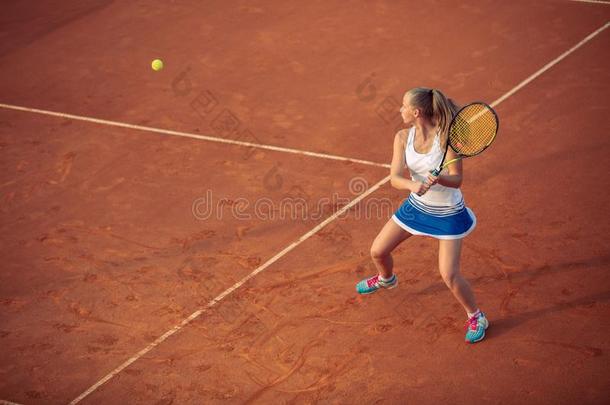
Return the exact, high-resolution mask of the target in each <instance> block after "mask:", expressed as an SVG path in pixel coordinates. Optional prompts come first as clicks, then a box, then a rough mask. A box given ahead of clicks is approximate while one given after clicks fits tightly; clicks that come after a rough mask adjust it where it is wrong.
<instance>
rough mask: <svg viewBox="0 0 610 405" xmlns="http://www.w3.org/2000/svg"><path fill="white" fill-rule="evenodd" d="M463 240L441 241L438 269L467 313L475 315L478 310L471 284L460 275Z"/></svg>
mask: <svg viewBox="0 0 610 405" xmlns="http://www.w3.org/2000/svg"><path fill="white" fill-rule="evenodd" d="M461 251H462V239H452V240H440V241H439V245H438V268H439V270H440V272H441V277H442V278H443V281H444V282H445V284H447V287H449V289H450V290H451V292H452V293H453V295H454V296H455V298H457V300H458V301H459V302H460V304H462V306H463V307H464V309H465V310H466V312H468V313H470V314H473V313H474V312H475V311H476V310H477V309H478V308H477V303H476V301H475V298H474V294H473V292H472V289H471V288H470V284H468V281H466V279H465V278H464V277H462V275H461V274H460V253H461Z"/></svg>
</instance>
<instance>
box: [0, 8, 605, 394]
mask: <svg viewBox="0 0 610 405" xmlns="http://www.w3.org/2000/svg"><path fill="white" fill-rule="evenodd" d="M32 3H33V4H35V5H34V6H27V7H26V5H25V3H23V2H14V4H8V5H3V11H2V15H1V16H0V103H5V104H11V105H19V106H25V107H30V108H40V109H46V110H51V111H58V112H64V113H70V114H78V115H83V116H88V117H96V118H101V119H108V120H115V121H120V122H127V123H131V124H139V125H146V126H151V127H158V128H166V129H171V130H177V131H186V132H191V133H200V134H202V135H212V136H217V137H223V138H230V139H238V138H239V139H241V140H246V141H250V142H255V143H263V144H270V145H278V146H284V147H290V148H296V149H304V150H311V151H316V152H323V153H328V154H334V155H341V156H348V157H352V158H358V159H366V160H370V161H374V162H379V163H383V164H388V163H389V162H390V158H391V152H392V140H393V136H394V133H395V129H396V128H397V125H398V124H399V121H397V120H398V107H399V106H398V104H397V103H399V100H400V99H401V97H402V94H403V93H404V91H405V90H407V89H408V88H410V87H414V86H417V85H422V86H430V87H435V88H439V89H442V90H443V91H444V92H445V93H446V94H448V95H450V96H451V97H453V98H455V99H456V100H457V101H458V102H461V103H465V102H469V101H474V100H484V101H487V102H492V101H493V100H495V99H497V98H499V97H500V96H501V95H503V94H505V93H506V92H507V91H509V90H510V89H512V88H513V87H514V86H515V85H517V84H518V83H519V82H521V81H522V80H524V79H525V78H527V77H528V76H530V75H531V74H533V73H534V72H536V71H537V70H538V69H540V68H541V67H542V66H544V65H545V64H546V63H548V62H549V61H551V60H553V59H555V58H556V57H557V56H559V55H560V54H561V53H563V52H564V51H566V50H567V49H569V48H570V47H572V46H573V45H575V44H577V43H578V42H579V41H580V40H582V39H583V38H585V37H586V36H587V35H589V34H590V33H591V32H593V31H595V30H596V29H597V28H599V27H601V26H603V25H604V24H605V23H606V22H607V21H608V20H609V19H610V6H606V5H599V4H587V3H578V2H570V1H560V0H557V1H551V0H545V1H536V2H531V1H511V2H503V1H478V2H476V5H475V3H473V2H467V1H464V2H461V3H458V2H455V1H449V0H443V1H435V2H426V3H423V2H415V1H408V2H400V5H399V2H391V1H370V2H359V3H354V4H349V5H348V4H347V3H346V2H343V1H323V2H322V1H321V2H307V3H306V5H304V4H299V5H297V4H296V3H293V2H281V1H274V2H251V1H235V2H224V1H210V2H200V1H194V0H193V1H176V2H171V4H170V3H168V2H166V1H155V2H153V1H129V2H126V1H120V2H119V1H116V2H111V1H90V0H89V1H77V0H69V1H62V2H58V1H50V0H45V1H38V2H32ZM288 3H292V5H289V4H288ZM609 46H610V30H606V31H604V32H602V33H601V34H599V35H598V36H597V37H595V38H594V39H593V40H592V41H590V42H588V43H587V44H585V45H584V46H583V47H582V48H580V49H579V50H578V51H576V52H575V53H573V54H572V55H570V56H569V57H568V58H567V59H565V60H563V61H562V62H560V63H559V64H558V65H556V66H554V67H553V68H552V69H551V70H549V71H548V72H546V73H544V74H543V75H542V76H541V77H539V78H538V79H536V80H534V81H533V82H532V83H530V84H529V85H527V86H526V87H525V88H524V89H522V90H521V91H519V92H517V93H516V94H514V95H513V96H512V97H510V98H509V99H508V100H506V101H505V102H503V103H502V104H500V105H499V106H498V107H497V112H498V114H499V116H500V120H501V124H500V134H499V136H498V140H497V141H496V143H495V144H494V145H493V146H492V147H491V148H490V149H489V151H487V152H485V154H484V155H483V156H481V157H477V158H473V159H472V160H469V161H467V162H465V165H464V166H465V181H464V185H463V192H464V195H465V199H466V202H467V204H468V205H469V206H470V207H471V208H472V209H473V211H474V212H475V213H476V215H477V218H478V226H477V229H476V230H475V232H473V233H472V234H471V235H470V236H469V237H468V238H467V239H466V240H465V243H464V248H463V254H462V272H463V274H464V275H465V276H466V277H467V278H468V279H469V280H470V281H471V283H472V286H473V288H474V290H475V292H476V295H477V298H478V301H479V304H480V306H481V308H482V309H483V310H484V311H486V313H487V315H488V317H489V319H490V321H491V326H490V329H489V330H488V334H487V337H486V339H485V340H484V341H483V342H481V343H478V344H476V345H466V344H464V342H463V338H464V337H463V333H464V332H463V322H464V321H465V314H464V312H463V310H462V308H461V307H460V306H459V305H458V304H457V302H456V300H455V299H454V298H453V297H452V295H451V294H450V292H449V290H448V289H447V288H446V287H445V285H444V284H443V282H442V281H441V279H440V276H439V275H438V271H437V268H436V260H437V259H436V255H437V243H436V241H434V240H432V239H426V238H412V239H410V240H409V241H407V242H405V243H404V244H403V245H401V246H400V247H399V248H398V249H397V250H396V251H395V252H394V260H395V270H396V273H397V274H398V277H399V288H397V289H394V290H391V291H382V292H381V293H378V294H374V295H371V296H364V297H361V296H358V295H357V294H356V293H355V289H354V285H355V283H356V282H357V281H358V280H360V279H362V278H364V277H366V276H369V275H371V274H373V272H374V268H373V266H372V263H371V260H370V258H369V248H370V245H371V243H372V241H373V239H374V237H375V236H376V234H377V232H378V231H379V230H380V229H381V227H382V226H383V224H384V223H385V222H386V221H387V220H388V218H389V217H390V215H391V212H390V211H392V210H394V209H397V208H398V206H399V205H400V203H401V201H402V200H403V199H404V198H405V197H406V193H404V192H401V191H397V190H394V189H392V188H391V187H390V185H389V184H387V183H386V184H385V185H383V186H382V187H381V188H380V189H379V190H378V191H376V192H374V193H373V194H372V195H371V196H370V197H368V198H366V199H365V200H363V201H362V202H361V203H360V205H359V206H357V207H356V209H353V210H351V211H350V213H349V215H344V216H342V217H340V218H338V219H336V220H334V221H333V222H331V223H330V224H329V225H328V226H326V227H325V228H323V229H322V230H320V231H319V232H317V233H316V234H314V235H313V236H312V237H311V238H309V239H308V240H307V241H305V242H304V243H303V244H301V245H300V246H298V247H297V248H296V249H294V250H293V251H291V252H290V253H288V254H286V255H284V256H282V258H281V259H280V260H278V261H277V262H275V263H274V264H272V265H271V266H270V267H268V268H267V269H266V270H265V271H264V272H262V273H260V274H258V275H257V276H256V277H254V278H253V279H251V280H249V281H248V282H246V283H245V284H244V285H243V286H241V287H240V288H238V289H237V290H235V291H234V292H233V293H232V294H230V295H228V296H226V297H225V298H224V299H223V300H222V301H220V302H219V303H218V304H217V305H216V306H214V307H212V308H211V309H209V310H207V311H206V312H204V313H203V314H202V315H201V316H200V317H198V318H197V319H195V320H194V321H193V322H191V323H190V324H188V325H186V326H184V327H183V328H182V329H181V330H180V331H179V332H178V333H176V334H175V335H173V336H171V337H170V338H168V339H167V340H166V341H164V342H163V343H161V344H160V345H158V346H157V347H155V348H154V349H153V350H151V351H150V352H148V353H147V354H146V355H144V356H143V357H141V358H138V359H137V360H136V361H135V362H134V363H132V364H131V365H129V366H128V367H127V368H125V369H124V370H123V371H121V372H120V373H118V374H117V375H116V376H114V377H113V378H112V379H110V380H109V381H108V382H106V383H105V384H103V385H101V386H100V387H99V388H97V389H96V390H94V391H93V392H92V393H91V394H90V395H89V396H87V397H85V398H84V399H83V401H82V403H86V404H98V403H109V404H110V403H113V404H118V403H158V404H169V403H221V402H222V403H244V402H252V403H314V402H321V403H337V404H340V403H404V402H408V403H441V402H451V403H467V402H468V403H472V402H477V403H478V402H492V403H566V404H567V403H602V402H604V401H605V400H604V399H603V398H606V399H607V398H608V397H610V388H609V383H608V382H609V372H608V364H609V358H608V356H609V352H610V343H609V342H610V326H609V325H610V324H609V322H608V314H609V312H610V276H609V275H608V270H609V267H610V266H609V263H610V252H609V250H608V237H607V235H608V234H609V233H610V226H609V225H610V224H609V221H608V213H607V211H608V210H607V207H608V206H610V193H609V192H608V190H609V189H610V178H609V177H608V172H609V170H608V169H609V164H608V156H609V155H610V141H609V139H610V138H609V135H610V124H609V123H608V122H609V121H608V116H609V115H610V107H609V104H608V95H609V94H610V74H609V72H610V59H609V57H608V49H609ZM155 58H161V59H163V60H164V62H165V69H163V70H162V71H160V72H153V71H152V70H151V69H150V61H151V60H152V59H155ZM210 100H213V101H210ZM204 101H205V102H204ZM206 103H207V104H206ZM204 105H205V107H206V108H208V109H209V110H210V111H208V110H206V108H204ZM211 106H214V107H215V108H213V109H212V108H211ZM221 113H222V114H224V115H221V118H222V117H224V121H223V122H224V124H222V125H221V124H220V123H219V120H217V119H216V118H217V117H218V115H219V114H221ZM246 130H247V131H246ZM235 131H237V133H238V134H241V135H236V134H235ZM244 131H246V132H244ZM0 169H1V170H0V255H1V260H0V400H7V401H11V402H17V403H27V404H36V403H41V404H42V403H68V402H70V401H72V400H73V399H75V398H77V397H78V396H79V395H80V394H81V393H83V392H84V391H85V390H87V389H88V388H89V387H90V386H92V385H93V384H95V383H96V382H98V381H99V380H100V379H102V378H103V377H104V376H106V375H107V374H108V373H109V372H111V371H112V370H113V369H115V368H116V367H118V366H119V365H121V364H122V363H123V362H125V361H126V360H128V359H129V358H131V357H132V356H134V355H136V353H137V352H139V351H140V350H142V349H143V348H144V347H146V346H147V345H148V344H150V343H151V342H152V341H154V340H155V339H157V338H158V337H159V336H161V335H163V334H164V333H165V332H167V331H168V330H170V329H171V328H173V327H174V326H175V325H177V324H179V323H180V322H181V321H182V320H183V319H185V318H186V317H188V316H189V315H190V314H192V313H194V312H195V311H196V310H198V309H201V308H203V307H205V306H206V305H207V303H208V302H209V301H210V300H211V299H213V298H214V297H216V296H217V295H218V294H220V293H222V292H223V291H225V290H226V289H227V288H229V287H231V286H232V285H234V283H236V282H237V281H238V280H240V279H241V278H242V277H244V276H246V275H247V274H249V273H250V272H251V271H253V270H254V269H256V268H257V267H259V266H260V265H261V264H263V263H264V262H266V261H267V260H268V259H270V258H272V257H273V256H275V255H276V254H277V253H278V252H280V251H281V250H282V249H284V248H286V247H287V246H289V245H290V244H291V243H293V242H295V241H296V240H297V239H298V238H299V237H300V236H301V235H303V234H305V233H306V232H308V231H309V230H311V229H312V228H313V227H314V226H315V225H316V224H318V223H320V222H321V221H322V220H323V219H324V218H327V217H328V216H330V215H332V213H333V212H334V211H336V210H337V209H338V208H339V207H340V206H341V204H340V203H335V204H332V203H330V204H329V203H326V204H323V203H320V204H321V205H322V208H321V209H318V211H319V212H321V213H322V215H321V217H320V218H318V219H307V220H302V219H298V220H295V219H291V218H286V217H284V218H282V217H280V216H279V215H277V213H276V216H274V217H273V218H256V217H255V216H254V215H253V210H252V209H253V207H252V204H254V202H255V201H260V200H261V199H263V198H266V199H268V201H269V202H270V203H271V204H275V207H277V206H278V204H279V202H280V201H282V199H285V198H286V197H302V198H304V200H305V201H306V202H307V204H308V206H309V207H310V210H311V209H315V208H316V206H317V204H318V203H319V202H320V201H321V199H323V198H327V199H330V198H332V196H333V195H338V196H340V197H341V198H345V199H347V201H349V200H351V199H353V198H355V197H356V195H355V194H354V192H353V191H354V190H352V189H351V188H350V184H351V185H352V188H353V185H354V184H355V180H354V179H355V178H358V179H357V182H359V183H360V184H364V183H366V184H368V186H372V185H373V184H375V183H377V182H378V181H380V180H381V179H383V178H384V177H385V176H387V174H388V169H387V168H384V167H376V166H367V165H362V164H355V163H345V162H340V161H333V160H325V159H320V158H314V157H307V156H302V155H294V154H287V153H282V152H274V151H268V150H261V149H247V148H244V147H241V146H234V145H226V144H220V143H214V142H207V141H201V140H196V139H186V138H180V137H173V136H169V135H163V134H158V133H152V132H146V131H139V130H133V129H122V128H116V127H111V126H107V125H99V124H94V123H89V122H82V121H77V120H73V119H67V118H58V117H50V116H44V115H39V114H33V113H31V112H20V111H14V110H9V109H6V108H0ZM350 181H351V183H350ZM208 193H211V200H210V201H212V202H213V204H214V205H215V206H217V207H220V208H218V210H217V211H216V212H215V216H213V217H211V218H207V219H205V220H204V219H198V218H196V217H195V216H194V214H193V212H192V208H193V203H194V202H197V201H201V200H200V199H201V198H204V197H206V195H208ZM239 199H244V200H247V201H249V202H250V204H251V206H250V209H249V210H246V211H247V212H249V213H250V214H251V218H250V219H238V218H235V217H234V216H232V215H231V209H232V208H234V207H236V206H238V202H239V201H243V200H239ZM373 199H377V200H383V201H389V202H390V204H391V210H386V211H382V213H381V214H380V215H374V216H372V217H369V218H366V217H365V216H364V213H365V212H366V209H365V207H366V206H367V203H368V204H370V203H371V201H372V200H373ZM268 206H269V205H267V206H266V207H268ZM358 209H360V211H358ZM263 211H265V210H263ZM267 211H268V210H267ZM310 212H311V211H310ZM358 212H359V213H360V215H358ZM0 402H1V401H0Z"/></svg>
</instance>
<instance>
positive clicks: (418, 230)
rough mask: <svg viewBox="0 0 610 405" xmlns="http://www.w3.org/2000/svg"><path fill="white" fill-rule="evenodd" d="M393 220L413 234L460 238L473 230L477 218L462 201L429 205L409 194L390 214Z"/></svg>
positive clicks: (437, 237)
mask: <svg viewBox="0 0 610 405" xmlns="http://www.w3.org/2000/svg"><path fill="white" fill-rule="evenodd" d="M392 219H393V220H394V222H396V223H397V224H398V226H400V227H401V228H403V229H404V230H405V231H407V232H409V233H410V234H413V235H424V236H430V237H432V238H436V239H461V238H463V237H465V236H466V235H468V234H469V233H470V232H472V231H473V230H474V228H475V227H476V225H477V218H476V216H475V215H474V212H472V210H471V209H470V208H468V207H466V206H465V205H464V202H463V200H462V202H461V203H460V204H458V205H457V206H453V207H436V206H429V205H426V204H424V203H422V202H421V201H418V200H416V199H415V198H413V197H412V196H409V198H407V199H406V200H405V201H404V202H403V203H402V205H401V206H400V208H399V209H398V210H397V211H396V212H395V213H394V215H392Z"/></svg>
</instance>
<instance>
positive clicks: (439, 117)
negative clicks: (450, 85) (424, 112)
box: [431, 89, 459, 144]
mask: <svg viewBox="0 0 610 405" xmlns="http://www.w3.org/2000/svg"><path fill="white" fill-rule="evenodd" d="M431 93H432V116H433V121H435V122H436V124H438V127H439V131H440V133H441V140H442V141H443V144H444V143H445V142H446V140H447V137H448V135H449V125H451V120H452V119H453V116H454V115H455V114H457V112H458V110H459V108H458V106H457V105H456V104H455V103H454V102H453V100H451V99H450V98H447V97H445V95H444V94H443V92H442V91H440V90H436V89H432V90H431Z"/></svg>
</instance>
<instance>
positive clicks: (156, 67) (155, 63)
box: [150, 59, 163, 72]
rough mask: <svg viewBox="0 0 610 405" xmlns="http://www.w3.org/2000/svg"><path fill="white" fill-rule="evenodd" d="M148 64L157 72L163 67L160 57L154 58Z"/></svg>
mask: <svg viewBox="0 0 610 405" xmlns="http://www.w3.org/2000/svg"><path fill="white" fill-rule="evenodd" d="M150 66H151V67H152V69H153V70H154V71H155V72H158V71H159V70H161V69H163V61H162V60H161V59H155V60H153V61H152V63H151V64H150Z"/></svg>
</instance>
